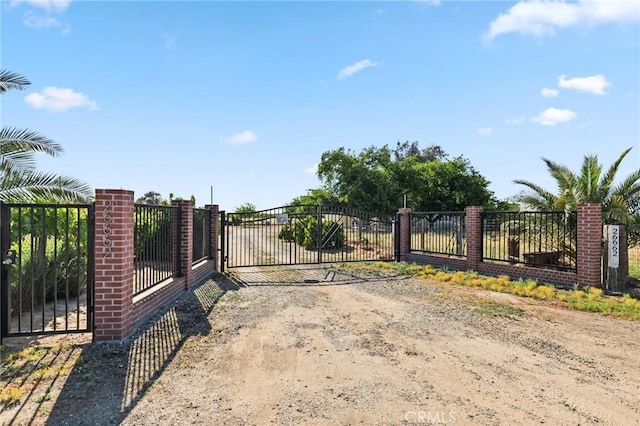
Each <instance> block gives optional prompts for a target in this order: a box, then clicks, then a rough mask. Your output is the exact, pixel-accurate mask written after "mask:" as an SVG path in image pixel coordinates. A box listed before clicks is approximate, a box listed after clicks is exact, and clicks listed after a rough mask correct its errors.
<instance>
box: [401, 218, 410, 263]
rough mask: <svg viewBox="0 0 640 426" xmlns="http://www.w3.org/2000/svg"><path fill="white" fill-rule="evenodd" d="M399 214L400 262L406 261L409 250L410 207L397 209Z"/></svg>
mask: <svg viewBox="0 0 640 426" xmlns="http://www.w3.org/2000/svg"><path fill="white" fill-rule="evenodd" d="M398 215H399V216H400V244H399V246H400V253H399V254H400V262H406V261H407V258H408V256H409V252H410V251H411V209H410V208H408V207H404V208H401V209H399V210H398Z"/></svg>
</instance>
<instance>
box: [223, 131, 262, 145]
mask: <svg viewBox="0 0 640 426" xmlns="http://www.w3.org/2000/svg"><path fill="white" fill-rule="evenodd" d="M257 140H258V135H257V134H255V133H254V132H252V131H251V130H244V131H242V132H240V133H236V134H234V135H232V136H231V137H230V138H229V139H227V142H229V143H230V144H231V145H244V144H247V143H251V142H255V141H257Z"/></svg>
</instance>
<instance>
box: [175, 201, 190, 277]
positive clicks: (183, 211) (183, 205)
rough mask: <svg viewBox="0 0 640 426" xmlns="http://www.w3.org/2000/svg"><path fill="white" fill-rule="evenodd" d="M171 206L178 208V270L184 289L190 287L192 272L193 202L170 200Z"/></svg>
mask: <svg viewBox="0 0 640 426" xmlns="http://www.w3.org/2000/svg"><path fill="white" fill-rule="evenodd" d="M171 205H172V206H176V207H179V208H180V215H179V216H180V223H179V225H178V226H179V227H180V229H179V232H178V235H179V237H178V240H179V241H178V244H177V247H178V250H179V259H180V271H181V272H182V276H183V277H184V285H185V289H188V288H189V287H191V284H192V282H191V281H192V279H193V274H192V273H191V264H192V263H193V236H192V234H193V203H192V202H191V200H172V201H171Z"/></svg>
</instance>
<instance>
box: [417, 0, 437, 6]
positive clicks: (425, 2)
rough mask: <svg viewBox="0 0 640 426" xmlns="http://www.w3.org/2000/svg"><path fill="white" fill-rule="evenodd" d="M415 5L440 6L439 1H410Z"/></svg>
mask: <svg viewBox="0 0 640 426" xmlns="http://www.w3.org/2000/svg"><path fill="white" fill-rule="evenodd" d="M412 1H414V2H415V3H424V4H428V5H429V6H440V0H412Z"/></svg>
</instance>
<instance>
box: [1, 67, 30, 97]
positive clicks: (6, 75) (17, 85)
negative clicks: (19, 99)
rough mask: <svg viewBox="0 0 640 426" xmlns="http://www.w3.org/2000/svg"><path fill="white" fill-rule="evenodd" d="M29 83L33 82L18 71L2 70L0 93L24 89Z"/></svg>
mask: <svg viewBox="0 0 640 426" xmlns="http://www.w3.org/2000/svg"><path fill="white" fill-rule="evenodd" d="M29 84H31V82H30V81H29V80H27V79H26V78H25V77H23V76H21V75H20V74H18V73H15V72H11V71H7V70H0V93H4V92H6V91H8V90H14V89H15V90H23V89H24V88H25V86H28V85H29Z"/></svg>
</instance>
